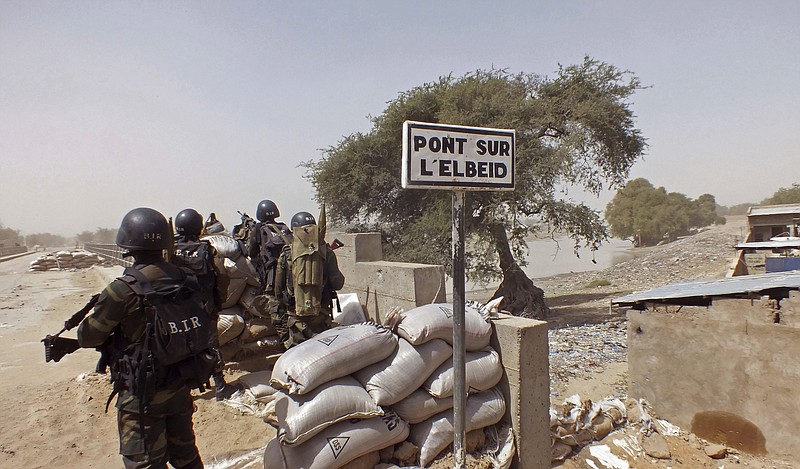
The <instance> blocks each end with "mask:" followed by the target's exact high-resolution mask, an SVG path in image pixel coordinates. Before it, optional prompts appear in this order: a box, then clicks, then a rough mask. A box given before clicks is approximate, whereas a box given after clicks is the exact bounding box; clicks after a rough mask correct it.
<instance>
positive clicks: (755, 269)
mask: <svg viewBox="0 0 800 469" xmlns="http://www.w3.org/2000/svg"><path fill="white" fill-rule="evenodd" d="M747 226H748V233H747V238H745V242H743V243H739V244H737V245H736V249H738V250H739V251H740V252H739V256H738V257H737V259H736V263H735V264H734V266H733V267H732V268H731V271H730V273H729V276H739V275H752V274H763V273H769V272H785V271H789V270H797V269H800V204H784V205H762V206H754V207H750V208H749V209H748V210H747Z"/></svg>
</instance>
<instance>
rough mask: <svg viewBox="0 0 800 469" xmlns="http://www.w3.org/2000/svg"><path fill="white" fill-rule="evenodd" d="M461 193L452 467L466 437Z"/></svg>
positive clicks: (459, 195)
mask: <svg viewBox="0 0 800 469" xmlns="http://www.w3.org/2000/svg"><path fill="white" fill-rule="evenodd" d="M465 226H466V224H465V221H464V191H453V432H454V433H455V434H454V435H453V437H454V438H453V457H454V458H455V467H457V468H462V467H464V459H465V457H464V456H465V455H464V439H465V438H466V436H465V434H466V428H467V426H466V417H465V410H466V407H467V390H466V389H465V388H466V381H467V380H466V375H467V370H466V356H467V351H466V347H465V344H464V334H465V331H464V323H465V316H466V311H465V305H464V301H465V300H464V295H465V293H466V292H465V290H466V288H465V286H464V285H465V284H466V282H465V277H466V269H465V266H464V242H465V238H466V236H465V233H464V231H465Z"/></svg>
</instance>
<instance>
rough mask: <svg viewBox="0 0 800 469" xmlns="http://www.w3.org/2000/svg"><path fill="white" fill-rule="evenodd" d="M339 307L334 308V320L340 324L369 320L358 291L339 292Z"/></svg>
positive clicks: (345, 324)
mask: <svg viewBox="0 0 800 469" xmlns="http://www.w3.org/2000/svg"><path fill="white" fill-rule="evenodd" d="M337 296H338V297H339V308H340V309H341V311H339V309H337V308H334V309H333V322H335V323H336V324H339V325H340V326H349V325H350V324H358V323H360V322H364V321H366V320H367V317H366V316H365V315H364V308H362V307H361V301H360V300H359V299H358V294H356V293H339V294H338V295H337Z"/></svg>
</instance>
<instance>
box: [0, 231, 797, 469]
mask: <svg viewBox="0 0 800 469" xmlns="http://www.w3.org/2000/svg"><path fill="white" fill-rule="evenodd" d="M741 223H742V220H733V223H730V224H728V225H726V226H724V227H714V228H712V229H711V230H708V231H707V232H705V233H701V234H700V235H696V236H694V237H691V238H687V239H684V240H680V241H678V242H676V243H672V244H671V245H667V246H659V247H655V248H647V249H645V250H642V251H641V252H640V257H638V258H637V259H634V260H632V261H628V262H626V263H623V264H619V265H617V266H615V267H612V268H610V269H606V270H604V271H600V272H590V273H579V274H567V275H562V276H558V277H552V278H548V279H542V280H540V281H537V285H539V286H540V287H541V288H543V289H544V290H545V293H546V296H547V299H548V302H549V304H550V306H551V308H552V310H553V316H552V317H551V318H550V320H549V322H550V328H551V329H553V332H555V330H556V329H565V328H566V329H569V328H576V327H591V326H593V325H594V326H597V327H599V328H600V329H601V330H602V328H607V327H611V329H615V328H617V327H622V328H624V312H622V311H615V310H611V309H610V308H609V302H610V300H611V299H612V298H616V297H619V296H622V295H624V294H626V293H628V292H630V291H634V290H641V289H647V288H651V287H654V286H658V285H663V284H667V283H675V282H679V281H683V280H691V279H698V278H714V277H721V276H722V275H724V273H725V272H726V270H727V268H728V265H729V263H730V260H731V259H732V257H733V254H734V250H733V249H732V246H733V242H734V241H735V240H736V238H738V237H740V236H741ZM32 259H33V257H32V256H31V257H30V259H26V258H22V259H18V260H13V261H8V262H4V263H0V395H1V396H2V399H3V404H4V405H3V406H0V422H2V431H0V467H2V468H39V467H63V468H108V467H121V463H120V459H119V456H118V448H117V444H118V443H117V435H116V422H115V412H114V410H113V408H112V409H111V410H110V411H109V413H105V412H104V407H105V402H106V398H107V396H108V394H109V392H110V388H109V386H108V384H107V382H106V378H105V377H104V376H101V375H97V374H94V373H93V370H94V367H95V362H96V359H97V356H98V355H97V353H96V352H94V351H91V350H80V351H78V352H76V353H74V354H72V355H69V356H68V357H66V358H65V359H63V360H62V361H61V362H60V363H44V353H43V346H42V344H41V343H40V342H39V341H40V340H41V339H42V338H43V337H44V336H45V334H47V333H54V332H57V331H58V330H59V329H60V328H61V326H62V325H63V321H64V320H66V319H67V318H68V317H69V315H70V314H71V313H72V312H73V311H76V310H77V309H79V308H80V307H81V306H82V305H83V304H84V303H85V302H86V301H87V300H88V298H89V296H90V295H91V294H92V293H94V292H96V291H98V290H99V289H100V288H102V286H103V283H102V282H101V280H100V278H99V276H97V275H95V274H94V273H92V272H91V271H75V272H37V273H28V272H26V269H27V265H28V262H29V261H30V260H32ZM597 280H603V282H601V283H608V285H605V286H601V287H590V286H589V284H590V283H591V282H592V281H597ZM468 299H478V300H482V299H483V300H485V298H484V297H482V296H481V293H480V292H478V293H475V294H473V295H472V297H470V298H468ZM609 324H611V326H609ZM568 332H569V331H567V333H568ZM612 332H613V331H612ZM65 336H68V337H74V332H68V333H65ZM552 340H553V338H552V337H551V341H552ZM551 348H552V347H551ZM595 361H596V362H597V363H594V361H593V362H592V363H591V364H590V365H591V366H589V367H588V368H586V369H585V370H583V372H581V373H564V376H565V378H564V379H563V380H562V379H556V380H554V384H553V386H552V388H553V389H552V391H553V393H552V394H551V401H552V402H553V403H554V404H559V403H560V402H561V401H562V400H563V398H565V397H567V396H569V395H571V394H579V395H580V396H582V397H584V398H590V399H593V400H595V401H597V400H600V399H602V398H605V397H611V396H619V397H625V394H626V390H627V364H626V363H625V361H624V358H623V359H616V358H615V359H613V360H605V361H604V360H602V359H599V360H595ZM253 371H254V370H253ZM241 373H242V371H233V372H232V374H231V375H230V378H231V379H234V378H235V377H236V376H238V375H239V374H241ZM195 403H196V405H197V412H196V413H195V416H194V424H195V430H196V434H197V439H198V446H199V448H200V452H201V454H202V456H203V459H204V461H206V466H207V467H210V468H218V469H220V468H223V467H225V468H231V469H239V468H243V467H260V465H259V464H258V463H257V462H255V461H258V460H260V458H259V456H260V453H261V451H260V449H261V448H263V446H264V445H265V444H266V442H267V441H268V440H269V439H271V438H272V437H273V435H274V430H272V428H271V427H269V426H268V425H266V424H265V423H264V422H263V421H262V419H261V418H259V417H255V416H252V415H247V414H245V413H243V412H241V411H239V410H237V409H234V408H232V407H230V406H227V405H223V404H220V403H217V402H216V401H214V398H213V395H212V393H211V392H207V393H205V394H203V395H198V396H197V399H196V400H195ZM655 413H656V414H657V409H655ZM638 430H639V429H638V427H636V426H633V425H628V426H625V427H623V428H622V429H619V430H617V431H615V432H613V433H611V434H610V435H609V436H608V437H606V438H605V439H604V440H603V441H601V442H599V444H605V445H607V446H608V447H609V448H611V450H612V452H613V453H614V454H616V455H617V456H619V457H622V458H625V459H626V460H627V461H628V462H629V464H630V467H637V468H668V467H673V468H702V467H709V468H721V467H731V466H734V465H736V466H740V467H742V466H745V467H752V468H780V469H786V468H791V467H800V465H798V464H792V463H789V462H783V461H775V460H770V459H765V458H757V457H753V456H748V455H746V454H737V453H732V454H729V455H728V456H726V457H725V458H724V459H721V460H715V459H711V458H709V457H708V456H707V455H706V454H705V452H704V449H703V448H704V446H705V444H704V442H702V441H699V440H697V439H696V438H693V437H692V436H691V435H689V434H687V433H685V432H684V433H683V434H681V435H680V436H670V437H667V443H668V445H669V449H670V451H671V457H670V458H669V459H664V460H655V459H652V458H650V457H648V456H646V455H644V454H643V453H641V452H633V453H632V454H626V453H625V452H624V451H623V450H622V449H620V447H619V446H618V445H616V444H615V443H614V440H618V441H624V440H625V438H626V437H631V438H633V439H638V438H639V436H638V435H639V433H638ZM247 453H250V457H245V458H243V459H242V461H240V462H238V463H237V462H232V461H231V459H232V457H235V456H241V455H246V454H247ZM589 453H590V447H589V446H587V447H585V448H584V449H583V450H582V451H581V452H578V453H576V454H573V455H572V456H571V457H570V458H569V459H567V460H566V461H565V462H564V463H562V464H560V465H557V467H563V468H566V469H577V468H581V469H583V468H590V467H594V466H596V467H598V468H602V467H612V466H607V465H602V464H601V463H600V462H599V461H598V459H597V458H591V456H590V454H589ZM587 460H590V461H592V464H594V466H592V465H590V463H589V462H587ZM451 461H452V459H447V458H445V459H441V460H439V461H436V462H435V463H434V467H436V468H446V467H451V465H452V463H451ZM248 462H253V464H252V465H250V466H247V464H248ZM468 462H469V465H468V467H470V468H479V467H480V468H483V467H489V466H487V465H486V462H485V461H475V460H473V459H469V460H468Z"/></svg>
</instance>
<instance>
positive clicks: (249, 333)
mask: <svg viewBox="0 0 800 469" xmlns="http://www.w3.org/2000/svg"><path fill="white" fill-rule="evenodd" d="M277 334H278V331H277V330H276V329H275V325H273V324H272V320H271V319H269V318H259V317H255V318H250V319H248V320H247V321H245V325H244V330H243V331H242V335H240V336H239V342H240V343H242V344H249V343H251V342H255V341H258V340H261V339H263V338H265V337H267V336H271V335H277Z"/></svg>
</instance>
